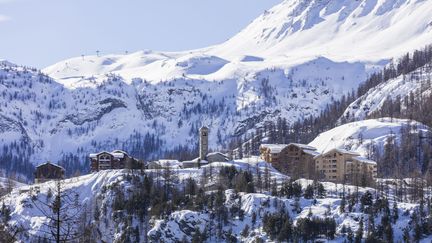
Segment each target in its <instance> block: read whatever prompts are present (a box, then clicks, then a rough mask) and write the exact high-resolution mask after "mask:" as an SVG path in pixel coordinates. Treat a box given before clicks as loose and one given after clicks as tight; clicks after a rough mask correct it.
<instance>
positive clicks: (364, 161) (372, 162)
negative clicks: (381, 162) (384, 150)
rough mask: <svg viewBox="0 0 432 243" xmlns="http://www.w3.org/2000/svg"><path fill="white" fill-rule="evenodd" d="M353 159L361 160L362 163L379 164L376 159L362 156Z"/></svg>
mask: <svg viewBox="0 0 432 243" xmlns="http://www.w3.org/2000/svg"><path fill="white" fill-rule="evenodd" d="M353 160H357V161H359V162H361V163H366V164H371V165H376V164H377V163H376V162H375V161H373V160H370V159H368V158H365V157H362V156H357V157H354V158H353Z"/></svg>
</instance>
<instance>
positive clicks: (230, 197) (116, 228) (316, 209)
mask: <svg viewBox="0 0 432 243" xmlns="http://www.w3.org/2000/svg"><path fill="white" fill-rule="evenodd" d="M232 165H233V166H235V167H236V168H237V169H238V170H248V171H250V172H252V174H253V176H254V180H255V182H257V171H261V173H263V174H261V175H264V173H265V172H264V171H265V168H266V163H265V162H262V161H258V160H256V161H255V162H254V161H246V160H237V161H231V162H228V163H218V164H213V165H212V170H213V177H208V178H206V179H207V184H206V185H212V184H214V183H217V181H218V176H217V175H218V174H219V173H218V170H219V169H220V168H222V167H224V166H232ZM267 166H268V165H267ZM267 168H269V170H270V173H271V174H270V176H271V179H272V180H273V179H275V180H276V181H277V182H278V184H279V185H282V184H281V183H282V182H284V181H285V182H286V179H287V178H286V176H284V175H281V174H279V173H278V172H276V171H275V170H274V169H273V168H272V167H271V166H269V167H267ZM209 169H210V168H209V166H204V167H203V168H201V169H196V168H195V169H178V170H173V172H174V173H173V175H175V178H173V180H174V183H175V185H176V187H178V188H183V187H184V186H185V183H186V181H187V180H188V179H189V178H193V179H194V180H196V182H197V183H198V184H199V185H200V186H202V185H203V184H202V181H201V179H202V175H203V173H204V170H206V171H207V173H209ZM146 173H147V175H149V174H153V176H154V181H155V183H156V181H157V183H163V181H164V178H166V175H162V174H163V173H161V171H159V172H158V171H154V170H147V171H146ZM207 175H209V174H207ZM142 176H143V175H142V174H141V173H131V171H126V170H124V171H121V170H117V171H116V170H113V171H101V172H99V173H94V174H90V175H85V176H80V177H75V178H71V179H67V180H64V181H63V182H62V184H61V185H62V188H63V191H62V193H63V195H66V194H68V193H76V192H79V194H78V195H77V198H76V199H75V200H76V201H77V202H78V204H80V205H81V206H84V205H85V207H84V208H85V210H83V211H82V212H81V213H82V216H81V217H80V221H79V225H80V226H79V227H81V226H82V225H84V226H85V227H87V228H88V229H92V230H91V234H92V239H96V240H97V242H122V240H124V239H125V238H129V239H130V240H131V241H132V242H145V240H144V239H145V238H144V232H145V228H146V226H145V225H146V221H145V220H143V219H142V218H141V219H140V216H139V213H138V212H137V211H130V210H127V209H125V205H130V203H131V200H132V199H131V197H132V194H134V193H136V192H139V191H140V190H142V188H139V187H137V183H140V180H141V179H142ZM297 183H299V184H300V185H301V187H302V188H303V190H305V188H306V187H307V186H308V185H312V184H313V181H310V180H305V179H300V180H298V181H297ZM54 185H55V184H54V182H47V183H42V184H38V185H32V186H23V187H20V188H18V189H15V190H14V191H12V193H11V194H9V195H8V196H6V197H5V199H4V203H5V207H7V208H9V209H10V212H11V213H10V216H11V220H10V222H9V224H10V225H15V226H22V227H24V229H25V231H24V234H18V237H20V238H21V239H26V240H29V239H30V240H31V239H35V238H37V237H38V236H42V235H44V233H43V232H46V231H47V230H48V228H47V227H46V225H47V224H48V223H49V220H48V219H47V217H46V216H45V215H44V214H43V213H42V211H41V210H44V208H45V207H46V206H44V205H45V204H46V203H48V204H49V203H50V202H52V200H53V196H52V194H53V193H55V186H54ZM323 187H324V189H325V192H324V194H325V195H322V196H317V197H316V198H315V199H313V198H309V199H307V198H304V197H302V196H299V197H298V198H295V197H291V196H290V197H289V198H287V197H285V196H279V197H278V196H271V195H270V192H268V191H262V192H261V193H258V192H257V193H244V192H240V193H236V192H235V191H234V190H225V191H223V198H224V199H223V201H222V202H221V203H222V205H223V207H224V209H225V210H224V211H217V212H221V213H226V215H227V219H226V221H225V222H224V223H223V224H222V226H221V227H222V228H221V231H222V232H221V233H220V234H216V233H215V232H216V223H215V222H216V220H217V219H216V218H214V217H215V212H216V211H215V210H220V208H219V207H220V206H218V208H219V209H218V208H214V206H212V205H214V202H213V200H214V199H210V198H212V197H208V198H209V199H208V200H210V201H211V202H210V203H209V204H205V205H208V206H205V208H204V209H201V210H198V209H197V210H191V209H186V208H188V205H183V204H179V205H176V206H177V207H179V209H178V210H174V211H172V212H171V213H170V214H169V215H166V216H159V215H157V216H154V217H152V218H151V219H150V220H149V227H148V231H147V232H148V239H149V240H150V242H158V241H163V242H174V241H183V240H185V241H188V242H189V241H191V239H192V236H193V234H195V233H196V230H195V229H196V228H198V229H199V230H200V231H201V232H203V231H204V229H206V231H208V232H210V234H209V236H208V238H207V240H206V242H215V241H217V242H224V241H227V238H226V237H227V236H228V235H229V234H231V235H232V236H233V237H234V238H236V239H237V240H239V241H242V242H255V240H256V239H257V238H261V239H263V240H265V241H266V240H267V241H269V240H270V239H269V235H268V234H267V233H266V231H265V230H264V229H263V225H264V223H263V219H264V218H265V216H266V215H268V214H272V213H280V212H282V211H283V212H285V213H286V215H289V217H290V218H291V220H292V222H293V223H294V225H295V224H296V223H297V221H298V220H299V219H301V218H307V217H318V218H332V219H334V220H335V222H336V232H335V233H336V235H335V237H336V238H335V241H336V242H342V241H343V239H344V238H345V237H346V235H344V234H345V233H344V229H345V230H346V229H347V228H350V229H351V230H352V231H353V232H355V231H356V230H357V228H358V227H359V226H358V222H359V220H360V219H361V218H363V220H365V221H366V218H367V216H366V213H364V212H362V210H363V209H362V207H360V203H359V202H358V201H359V200H352V205H351V206H348V196H347V202H346V203H345V205H346V206H345V207H346V208H345V212H344V213H342V212H341V209H340V207H341V201H342V199H341V198H340V195H341V192H342V191H344V192H345V193H346V195H348V194H349V193H355V192H358V193H359V195H362V194H364V193H366V192H367V191H370V192H372V195H375V191H374V189H372V188H362V187H355V186H349V185H342V184H334V183H329V182H324V183H323ZM181 190H182V189H181ZM390 191H392V190H390ZM183 192H184V191H183ZM212 192H214V191H211V190H207V192H206V194H208V195H209V194H210V193H212ZM50 194H51V196H50ZM71 195H75V194H71ZM192 197H196V196H192ZM119 198H120V199H121V201H118V200H119ZM353 198H354V197H353ZM393 198H394V197H393V196H389V199H390V201H391V204H390V207H391V206H392V205H393V204H392V200H393ZM32 199H33V201H32ZM190 200H192V199H190ZM38 202H40V203H39V204H38ZM42 202H43V203H42ZM137 203H141V201H139V202H137ZM216 203H217V199H216ZM350 204H351V201H350ZM35 205H38V207H36V206H35ZM155 207H156V206H155ZM349 208H351V209H349ZM418 208H419V205H418V204H416V203H402V202H398V208H397V211H398V214H399V217H398V219H397V221H396V222H395V223H394V225H393V231H394V234H393V235H394V238H395V239H401V237H402V231H403V229H404V228H405V227H407V226H409V225H410V224H409V222H410V215H412V213H413V212H414V210H418ZM68 210H69V213H66V214H68V215H69V216H70V215H72V214H71V213H72V212H74V211H73V209H72V208H71V209H68ZM46 212H50V211H49V210H48V211H46ZM62 212H63V211H62ZM64 212H68V211H64ZM239 212H242V215H243V216H242V217H240V216H238V215H240V213H239ZM311 214H312V215H311ZM279 215H280V214H279ZM375 216H376V218H375V220H376V222H377V224H379V222H380V218H381V216H382V213H381V212H380V211H378V212H377V214H375ZM64 223H65V222H64ZM246 225H248V227H249V230H248V231H247V232H246V233H244V232H245V230H244V229H245V227H246ZM77 226H78V224H77ZM279 227H280V226H279ZM130 229H133V230H130ZM48 232H49V231H48ZM87 233H88V232H87ZM26 234H27V237H29V238H25V237H26ZM136 235H139V237H136Z"/></svg>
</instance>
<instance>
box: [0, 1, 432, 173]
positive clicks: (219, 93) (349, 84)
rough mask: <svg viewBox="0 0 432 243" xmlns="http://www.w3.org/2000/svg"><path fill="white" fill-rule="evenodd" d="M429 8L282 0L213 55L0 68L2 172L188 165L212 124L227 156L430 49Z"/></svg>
mask: <svg viewBox="0 0 432 243" xmlns="http://www.w3.org/2000/svg"><path fill="white" fill-rule="evenodd" d="M431 8H432V4H430V2H429V1H405V0H397V1H396V0H379V1H372V0H363V1H354V2H353V1H348V0H338V1H329V0H326V1H314V0H306V1H284V2H282V3H281V4H279V5H277V6H275V7H274V8H272V9H271V10H269V11H267V12H265V13H264V14H263V15H262V16H260V17H258V18H257V20H255V21H253V22H252V23H251V24H250V25H249V26H248V27H246V28H245V29H244V30H243V31H241V32H240V33H239V34H238V35H236V36H234V37H233V38H232V39H230V40H228V41H227V42H225V43H222V44H220V45H216V46H212V47H208V48H204V49H199V50H192V51H187V52H176V53H164V52H156V51H139V52H135V53H130V54H124V55H121V54H118V55H100V53H98V55H83V56H81V57H76V58H71V59H68V60H65V61H61V62H59V63H56V64H53V65H52V66H50V67H47V68H45V69H43V70H42V72H40V71H38V70H34V69H31V68H26V67H21V66H19V65H14V64H10V63H7V62H2V63H1V65H0V73H1V75H2V77H1V81H2V85H3V86H2V96H1V100H0V102H1V103H2V115H1V116H0V122H1V126H0V133H1V134H2V140H1V148H2V149H1V154H0V157H1V158H2V161H5V162H4V163H2V164H1V167H2V168H3V169H4V170H6V171H8V172H9V171H20V173H23V174H25V175H26V176H28V177H31V172H32V170H33V166H34V165H37V164H40V163H41V162H44V161H46V160H52V161H53V162H60V163H61V164H62V165H63V166H64V167H65V168H66V169H67V173H68V174H72V173H75V172H77V171H81V172H87V171H88V158H87V155H88V153H90V152H95V151H99V150H113V149H123V150H126V151H128V152H129V153H130V154H131V155H133V156H135V157H137V158H140V159H145V160H150V159H153V158H159V157H167V158H176V159H191V158H193V157H194V156H196V154H197V136H196V134H197V129H198V128H199V127H200V126H202V125H203V124H205V125H207V126H209V128H210V140H209V141H210V147H211V149H212V150H226V149H228V148H230V147H233V144H235V143H236V142H238V140H242V139H243V140H244V139H247V137H249V136H251V135H252V134H253V133H255V132H256V130H257V129H264V128H265V127H266V126H267V124H268V123H269V122H274V121H277V120H278V119H284V120H285V121H286V124H288V125H291V124H294V123H295V122H297V121H304V120H307V119H312V118H314V117H317V116H318V114H320V113H321V112H323V111H325V110H326V109H328V107H329V105H330V104H333V103H334V102H338V101H339V100H340V99H344V98H343V97H344V96H346V95H347V94H350V97H354V96H353V95H351V94H352V93H353V91H354V90H356V89H357V88H358V86H359V85H360V84H362V83H363V82H364V81H366V80H367V79H368V76H369V75H370V74H371V73H373V72H375V71H377V70H380V69H382V68H383V67H384V66H385V65H386V64H387V63H389V61H390V59H391V58H392V57H395V56H399V55H401V54H402V53H405V52H407V51H412V50H413V49H415V48H421V47H422V46H424V45H425V44H427V43H428V41H429V40H430V39H431V38H430V37H431V34H432V28H431V25H430V23H431V22H432V17H431V16H430V15H428V14H427V13H429V12H430V11H429V10H431ZM402 16H403V17H402ZM414 18H415V21H414ZM413 21H414V22H413ZM408 23H416V24H415V25H412V24H410V25H409V24H408ZM314 36H315V37H316V36H319V38H315V37H314ZM396 37H397V38H396ZM375 38H380V40H381V41H379V42H378V41H375ZM330 39H332V40H334V41H328V40H330ZM240 40H241V41H240ZM342 42H343V43H355V45H354V46H353V45H351V44H350V45H347V44H344V45H342V44H341V43H342ZM383 45H385V46H386V48H382V47H383ZM348 49H349V51H348ZM366 49H367V50H369V52H368V51H366ZM370 52H373V53H375V54H374V55H370ZM33 85H34V87H33ZM348 101H351V100H349V99H348V100H345V102H348ZM329 121H333V119H330V120H329ZM319 132H322V131H319ZM309 133H310V132H309ZM317 134H318V133H317ZM315 135H316V134H315V133H310V136H309V137H311V136H315ZM306 137H307V136H305V138H306ZM297 139H298V138H296V139H294V140H297ZM143 148H144V149H143ZM15 154H17V155H19V156H14V155H15Z"/></svg>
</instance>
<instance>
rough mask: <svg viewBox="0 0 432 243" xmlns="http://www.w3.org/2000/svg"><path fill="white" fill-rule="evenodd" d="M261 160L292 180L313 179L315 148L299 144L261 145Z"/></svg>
mask: <svg viewBox="0 0 432 243" xmlns="http://www.w3.org/2000/svg"><path fill="white" fill-rule="evenodd" d="M260 153H261V159H263V160H265V161H267V162H269V163H271V164H272V165H273V166H274V167H275V168H276V169H278V170H279V171H281V172H283V173H285V174H287V175H290V176H291V177H293V178H311V179H312V178H314V175H315V162H314V157H315V156H317V155H319V153H318V152H317V151H316V148H314V147H312V146H308V145H305V144H299V143H290V144H262V145H261V146H260Z"/></svg>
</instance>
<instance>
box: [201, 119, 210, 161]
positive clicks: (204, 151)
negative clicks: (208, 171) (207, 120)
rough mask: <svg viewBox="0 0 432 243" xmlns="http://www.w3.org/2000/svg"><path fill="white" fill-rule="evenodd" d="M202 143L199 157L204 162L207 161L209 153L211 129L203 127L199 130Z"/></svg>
mask: <svg viewBox="0 0 432 243" xmlns="http://www.w3.org/2000/svg"><path fill="white" fill-rule="evenodd" d="M199 135H200V141H199V157H200V159H202V160H205V159H206V156H207V153H208V135H209V129H208V127H206V126H202V127H201V128H200V129H199Z"/></svg>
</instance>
